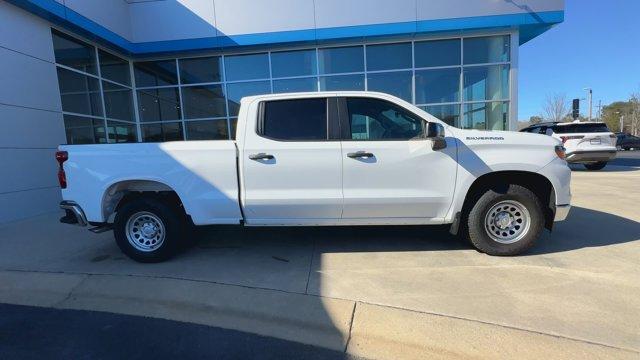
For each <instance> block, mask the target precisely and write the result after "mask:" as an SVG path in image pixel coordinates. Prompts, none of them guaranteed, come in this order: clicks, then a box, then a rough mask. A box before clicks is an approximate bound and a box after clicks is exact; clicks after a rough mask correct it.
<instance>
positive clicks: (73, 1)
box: [64, 0, 168, 40]
mask: <svg viewBox="0 0 640 360" xmlns="http://www.w3.org/2000/svg"><path fill="white" fill-rule="evenodd" d="M64 5H65V6H66V7H67V8H69V9H71V10H73V11H75V12H77V13H79V14H80V15H82V16H84V17H86V18H88V19H91V20H92V21H94V22H96V23H98V24H100V25H102V26H103V27H105V28H107V29H108V30H111V31H112V32H114V33H116V34H118V35H120V36H121V37H123V38H125V39H128V40H130V39H131V15H130V13H129V4H128V3H127V2H125V1H123V0H100V1H87V0H65V1H64ZM68 16H69V15H68V14H67V17H68ZM167 20H168V19H167Z"/></svg>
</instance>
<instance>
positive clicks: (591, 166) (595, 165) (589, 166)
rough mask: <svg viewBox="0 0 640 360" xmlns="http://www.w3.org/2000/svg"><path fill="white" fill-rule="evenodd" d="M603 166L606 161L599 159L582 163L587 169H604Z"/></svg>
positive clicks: (605, 164)
mask: <svg viewBox="0 0 640 360" xmlns="http://www.w3.org/2000/svg"><path fill="white" fill-rule="evenodd" d="M605 166H607V162H606V161H600V162H597V163H592V164H584V167H585V168H587V170H602V169H604V167H605Z"/></svg>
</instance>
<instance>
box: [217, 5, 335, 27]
mask: <svg viewBox="0 0 640 360" xmlns="http://www.w3.org/2000/svg"><path fill="white" fill-rule="evenodd" d="M320 2H321V3H324V2H328V1H325V0H323V1H320ZM215 6H216V19H217V20H218V31H219V32H220V35H223V36H224V35H239V34H255V33H267V32H278V31H290V30H309V29H313V28H314V26H315V25H314V18H313V13H314V9H313V0H270V1H255V0H215Z"/></svg>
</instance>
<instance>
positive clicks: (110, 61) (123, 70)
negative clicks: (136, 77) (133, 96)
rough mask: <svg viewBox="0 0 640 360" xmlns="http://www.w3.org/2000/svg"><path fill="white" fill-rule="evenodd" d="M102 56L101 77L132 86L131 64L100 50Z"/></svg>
mask: <svg viewBox="0 0 640 360" xmlns="http://www.w3.org/2000/svg"><path fill="white" fill-rule="evenodd" d="M98 53H99V56H100V75H101V76H102V77H103V78H105V79H109V80H111V81H115V82H118V83H120V84H124V85H131V72H130V71H129V62H128V61H126V60H124V59H121V58H119V57H117V56H115V55H113V54H110V53H108V52H106V51H104V50H98Z"/></svg>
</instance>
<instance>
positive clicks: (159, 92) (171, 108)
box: [138, 88, 180, 121]
mask: <svg viewBox="0 0 640 360" xmlns="http://www.w3.org/2000/svg"><path fill="white" fill-rule="evenodd" d="M138 113H139V114H140V121H165V120H178V119H180V101H179V95H178V88H162V89H145V90H138Z"/></svg>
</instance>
